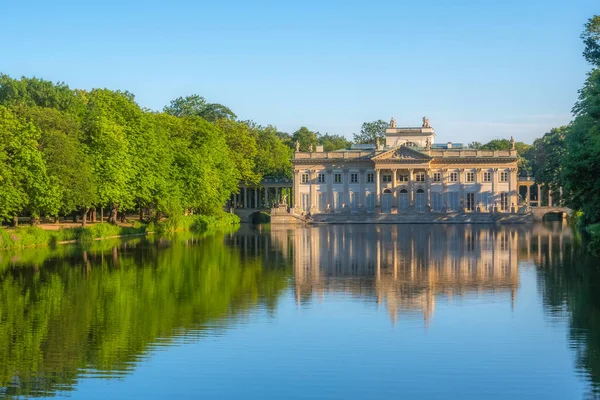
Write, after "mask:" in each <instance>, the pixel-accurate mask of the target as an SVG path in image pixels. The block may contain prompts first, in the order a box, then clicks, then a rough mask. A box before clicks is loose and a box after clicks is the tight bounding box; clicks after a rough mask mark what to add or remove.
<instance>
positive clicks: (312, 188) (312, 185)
mask: <svg viewBox="0 0 600 400" xmlns="http://www.w3.org/2000/svg"><path fill="white" fill-rule="evenodd" d="M308 178H309V179H308V180H309V182H310V212H311V213H312V212H313V209H314V208H315V204H317V202H316V199H315V197H316V195H317V194H316V192H317V190H316V189H317V186H316V184H317V174H316V170H314V169H311V170H310V175H309V176H308Z"/></svg>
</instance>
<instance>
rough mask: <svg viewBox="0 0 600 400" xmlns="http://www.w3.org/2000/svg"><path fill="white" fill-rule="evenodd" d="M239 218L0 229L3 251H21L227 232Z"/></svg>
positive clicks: (234, 216)
mask: <svg viewBox="0 0 600 400" xmlns="http://www.w3.org/2000/svg"><path fill="white" fill-rule="evenodd" d="M239 222H240V220H239V218H238V217H237V216H236V215H231V214H226V213H223V214H220V215H217V216H204V215H193V216H180V217H175V218H169V219H166V220H164V221H160V222H159V223H158V224H156V225H155V224H154V223H152V222H150V223H149V224H142V223H139V222H136V223H134V224H133V225H132V226H122V225H111V224H108V223H103V224H90V225H88V226H86V227H77V228H62V229H59V230H45V229H42V228H38V227H33V226H30V227H20V228H15V229H0V250H6V249H19V248H25V247H34V246H49V245H55V244H59V243H63V242H73V241H75V242H91V241H94V240H97V239H105V238H110V237H118V236H131V235H143V234H146V233H150V232H158V233H168V232H177V231H186V230H191V231H195V232H205V231H209V230H212V229H215V230H217V229H223V228H226V227H231V226H235V225H237V224H239Z"/></svg>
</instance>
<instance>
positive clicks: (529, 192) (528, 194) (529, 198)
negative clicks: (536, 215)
mask: <svg viewBox="0 0 600 400" xmlns="http://www.w3.org/2000/svg"><path fill="white" fill-rule="evenodd" d="M526 196H527V198H526V199H525V204H527V206H529V202H530V201H531V185H527V195H526Z"/></svg>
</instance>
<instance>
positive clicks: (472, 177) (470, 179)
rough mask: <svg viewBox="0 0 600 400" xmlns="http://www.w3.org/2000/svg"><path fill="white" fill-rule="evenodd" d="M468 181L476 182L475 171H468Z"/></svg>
mask: <svg viewBox="0 0 600 400" xmlns="http://www.w3.org/2000/svg"><path fill="white" fill-rule="evenodd" d="M467 182H475V172H467Z"/></svg>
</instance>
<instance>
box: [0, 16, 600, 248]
mask: <svg viewBox="0 0 600 400" xmlns="http://www.w3.org/2000/svg"><path fill="white" fill-rule="evenodd" d="M581 38H582V39H583V42H584V45H585V49H584V52H583V55H584V58H585V59H586V60H587V61H588V62H589V63H590V64H591V65H592V70H591V71H590V72H589V73H588V77H587V79H586V81H585V83H584V86H583V88H582V89H581V90H580V91H579V100H578V101H577V103H576V104H575V106H574V107H573V114H574V119H573V121H572V122H571V123H570V124H569V125H568V126H563V127H557V128H555V129H552V130H551V131H550V132H548V133H546V134H544V135H543V137H541V138H539V139H536V140H535V141H534V143H533V144H532V145H529V144H525V143H522V142H517V143H516V147H517V150H518V151H519V154H520V155H521V156H522V159H521V163H520V174H521V175H533V176H535V177H536V180H537V181H538V183H541V184H544V185H547V186H548V187H549V188H550V189H552V191H553V192H554V193H555V194H557V193H559V189H562V196H561V199H560V201H561V202H562V203H563V204H564V205H566V206H568V207H570V208H572V209H573V210H575V211H578V213H577V215H578V216H579V218H578V220H579V221H580V225H581V227H582V228H584V229H586V230H587V232H588V233H589V234H590V235H591V237H592V239H593V243H596V245H595V246H596V247H597V248H598V247H600V225H598V224H599V223H600V16H594V17H592V18H590V19H589V20H588V22H587V23H586V24H585V29H584V31H583V33H582V35H581ZM386 126H387V123H386V122H384V121H383V120H378V121H372V122H365V123H363V125H362V128H361V131H360V133H357V134H355V135H354V141H355V142H356V143H376V142H377V141H378V140H381V138H382V137H383V135H384V134H385V128H386ZM295 142H298V143H299V145H300V150H301V151H308V149H309V148H311V147H313V148H314V146H316V145H317V144H320V145H323V147H324V150H326V151H332V150H336V149H343V148H347V147H349V146H350V144H351V142H349V141H348V140H346V139H345V138H344V137H343V136H342V135H337V134H329V133H325V134H321V133H319V132H313V131H311V130H309V129H308V128H306V127H301V128H300V129H298V130H297V131H295V132H294V133H292V134H289V133H286V132H281V131H279V130H277V128H276V127H274V126H271V125H268V126H266V127H265V126H260V125H258V124H256V123H254V122H252V121H241V120H239V119H238V118H237V116H236V115H235V114H234V112H233V111H232V110H231V109H229V108H228V107H226V106H224V105H221V104H217V103H209V102H207V101H206V99H204V98H203V97H201V96H198V95H191V96H187V97H180V98H178V99H175V100H173V101H171V103H170V104H169V105H168V106H166V107H164V109H163V111H162V112H156V111H152V110H149V109H145V108H141V107H140V106H139V105H138V104H137V103H136V102H135V100H134V96H133V94H131V93H130V92H127V91H120V90H117V91H113V90H108V89H92V90H81V89H71V88H69V87H68V86H67V85H65V84H64V83H52V82H49V81H45V80H42V79H37V78H25V77H24V78H21V79H13V78H11V77H9V76H7V75H0V221H2V222H3V223H8V222H10V221H12V224H13V225H14V226H16V225H18V218H19V216H25V217H30V218H31V221H32V225H37V224H38V223H39V221H40V218H41V217H48V218H57V217H58V216H73V215H74V214H78V215H81V217H82V225H84V226H85V225H86V222H87V218H88V215H89V216H90V217H91V219H93V220H96V219H97V216H96V213H97V210H100V213H101V215H102V214H103V211H104V210H107V214H108V221H109V222H111V223H113V224H116V223H117V221H118V220H119V219H120V218H123V216H124V215H125V213H131V212H136V213H138V212H139V215H140V220H141V221H145V222H150V221H155V222H158V221H161V220H163V219H164V218H165V217H166V218H168V219H171V220H172V221H171V222H167V223H166V224H165V229H166V230H172V229H179V228H177V227H176V226H177V225H179V224H184V225H185V224H189V225H192V224H193V222H184V221H185V219H182V216H183V215H184V214H193V215H201V216H203V217H206V218H213V219H212V220H211V219H207V220H205V221H209V222H208V223H209V224H210V221H212V222H215V221H223V220H224V218H225V217H224V216H223V214H224V212H223V204H224V203H225V202H226V201H227V200H228V199H229V198H230V196H231V195H232V194H233V193H237V192H238V191H239V189H238V187H239V184H240V182H241V183H245V184H253V185H259V184H260V181H261V179H263V178H265V177H279V178H290V177H291V174H292V168H291V162H290V159H291V156H292V152H293V148H294V147H295V145H294V143H295ZM469 147H471V148H481V149H489V150H502V149H508V148H509V147H510V142H509V141H508V140H507V139H495V140H492V141H491V142H489V143H487V144H481V143H478V142H473V143H471V144H469ZM556 197H557V196H556V195H555V198H556ZM540 200H542V199H540ZM579 211H581V213H579ZM176 221H179V222H176ZM174 227H175V228H174ZM93 229H104V230H106V231H107V232H108V231H110V233H115V232H116V230H111V229H113V228H93ZM114 229H116V228H114ZM122 229H125V228H122ZM131 229H135V228H131ZM137 229H138V231H137V232H138V233H141V230H142V229H143V228H142V227H139V228H137ZM24 232H25V233H24ZM28 232H29V233H28ZM31 232H35V230H30V231H27V230H26V231H19V232H18V234H17V233H15V232H12V233H13V236H15V235H16V236H18V235H21V236H24V235H31V236H32V237H35V236H36V235H37V236H41V235H43V234H41V233H31ZM82 232H87V231H85V230H79V231H75V233H73V232H69V233H64V232H63V233H60V234H47V235H55V236H56V235H58V236H57V238H56V240H58V239H60V238H61V237H60V235H65V236H70V235H75V236H76V235H78V234H79V235H81V234H82ZM92 233H93V230H92ZM100 233H101V232H99V234H100ZM86 234H87V233H86ZM8 235H9V237H10V234H8ZM5 236H6V235H5V234H4V233H3V234H2V237H3V238H4V237H5ZM32 240H34V241H35V239H32ZM53 240H54V239H53ZM28 241H29V239H27V240H24V242H28ZM8 242H10V240H9V239H5V240H4V243H8ZM13 242H14V241H13ZM0 247H1V246H0Z"/></svg>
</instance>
